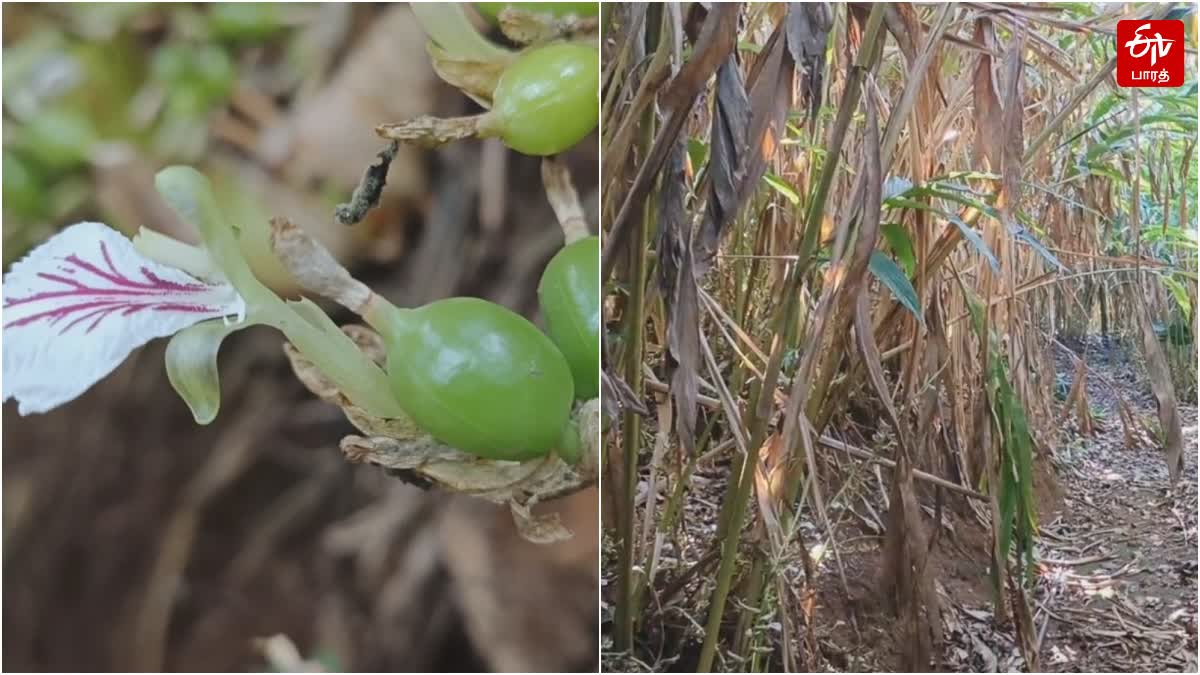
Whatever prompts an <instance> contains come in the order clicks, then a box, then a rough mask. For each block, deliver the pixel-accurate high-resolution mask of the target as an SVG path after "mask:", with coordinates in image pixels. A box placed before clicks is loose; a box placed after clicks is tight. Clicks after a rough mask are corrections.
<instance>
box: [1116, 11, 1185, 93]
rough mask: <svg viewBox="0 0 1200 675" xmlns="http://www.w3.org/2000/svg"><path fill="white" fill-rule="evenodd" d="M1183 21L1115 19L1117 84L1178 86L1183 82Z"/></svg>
mask: <svg viewBox="0 0 1200 675" xmlns="http://www.w3.org/2000/svg"><path fill="white" fill-rule="evenodd" d="M1183 40H1184V37H1183V22H1182V21H1178V20H1161V21H1118V22H1117V84H1119V85H1121V86H1122V87H1178V86H1181V85H1182V84H1183V69H1184V65H1183V64H1184V58H1183V51H1184V50H1183Z"/></svg>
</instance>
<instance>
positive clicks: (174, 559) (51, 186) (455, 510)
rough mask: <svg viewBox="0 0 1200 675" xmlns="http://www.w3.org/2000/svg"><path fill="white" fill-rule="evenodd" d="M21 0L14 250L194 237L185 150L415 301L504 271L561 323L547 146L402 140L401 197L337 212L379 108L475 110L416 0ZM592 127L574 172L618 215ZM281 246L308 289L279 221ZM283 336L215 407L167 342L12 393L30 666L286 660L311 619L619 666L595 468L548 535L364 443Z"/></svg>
mask: <svg viewBox="0 0 1200 675" xmlns="http://www.w3.org/2000/svg"><path fill="white" fill-rule="evenodd" d="M3 11H4V35H3V38H4V91H3V99H4V262H5V267H6V268H7V266H8V265H9V264H11V262H12V261H13V260H15V259H17V258H19V257H20V256H21V255H23V254H24V252H26V251H27V250H28V249H29V247H31V246H34V245H36V244H37V243H38V242H40V241H42V240H44V239H45V238H46V237H47V236H49V235H50V234H52V233H53V232H54V231H56V229H58V228H60V227H62V226H64V225H66V224H70V223H74V222H77V221H80V220H84V219H96V220H101V221H102V222H106V223H108V224H110V225H112V226H114V227H117V228H118V229H122V230H123V231H125V232H127V233H132V232H134V231H136V228H137V227H138V226H140V225H146V226H149V227H153V228H156V229H161V230H163V231H165V232H167V233H169V234H172V235H173V236H177V237H179V238H183V239H191V240H193V241H194V240H195V238H194V237H193V236H191V235H190V233H188V232H187V231H186V230H184V229H181V228H180V226H179V224H178V223H177V222H174V221H173V220H172V219H171V218H170V216H169V215H168V214H164V213H163V210H162V205H161V203H159V202H158V201H157V196H156V194H155V193H154V191H153V188H152V185H151V178H152V176H153V173H154V171H155V170H157V169H158V168H160V167H161V166H164V165H166V164H172V163H187V164H193V165H196V166H197V167H198V168H200V169H201V170H202V171H204V172H205V173H207V174H208V175H210V177H212V178H213V180H214V183H215V184H216V185H217V189H218V192H219V195H218V197H219V199H220V200H221V202H222V205H223V206H224V207H225V208H226V209H227V210H229V211H230V213H231V215H233V217H235V218H239V219H241V220H243V221H247V222H249V221H251V220H252V219H263V220H264V221H265V219H266V218H267V217H269V216H271V215H284V216H287V217H289V218H291V219H292V220H293V221H294V222H297V223H298V224H301V225H302V226H303V227H305V228H306V229H308V230H309V231H311V232H314V233H316V234H318V236H319V237H321V238H322V240H323V241H324V242H325V243H326V245H328V246H329V247H330V248H331V250H333V251H334V252H335V253H336V254H337V255H338V256H339V257H340V258H341V259H342V260H343V262H345V263H346V264H348V265H349V266H350V267H351V269H352V271H354V272H355V274H356V275H357V276H359V278H361V279H363V280H364V281H366V282H367V283H369V284H371V285H372V286H373V287H374V288H375V289H376V290H377V291H379V292H381V293H384V294H385V295H387V296H389V297H390V298H392V299H393V300H394V301H396V302H397V303H398V304H407V305H412V304H420V303H423V302H426V301H428V300H432V299H436V298H441V297H446V296H451V295H478V296H480V297H485V298H488V299H491V300H494V301H496V302H499V303H501V304H504V305H507V306H509V307H511V308H513V309H514V310H516V311H518V312H523V313H525V314H526V315H527V316H530V317H531V318H534V319H535V321H536V320H537V317H536V311H537V310H536V308H537V299H536V295H535V288H536V283H537V279H538V277H539V275H540V273H541V269H542V267H543V266H544V264H545V262H546V261H547V260H549V258H550V257H551V255H553V253H554V252H555V250H556V249H557V248H558V247H559V246H560V245H561V241H562V235H561V232H560V231H559V230H558V228H557V226H556V225H555V222H554V217H553V214H552V212H551V211H550V208H549V205H548V204H547V203H546V200H545V197H544V194H543V192H542V188H541V181H540V177H539V167H538V161H537V160H536V159H531V158H528V157H521V156H519V155H516V154H514V153H510V152H508V151H506V150H505V149H504V148H503V147H502V146H500V145H499V144H497V143H494V142H478V141H469V142H464V143H461V144H457V145H455V146H452V147H450V148H447V149H445V150H442V151H437V152H416V151H410V150H406V149H405V150H402V151H401V154H400V155H399V157H398V159H397V161H396V163H395V164H394V165H393V166H392V169H391V172H390V179H389V183H388V187H387V190H386V191H385V193H384V204H383V205H382V207H381V208H380V209H378V210H376V211H375V212H373V214H372V216H371V217H370V218H369V219H368V220H367V221H366V222H364V223H362V224H360V225H357V226H355V227H353V228H346V227H342V226H339V225H335V224H334V223H333V220H332V209H333V205H334V204H335V203H337V202H338V201H343V200H345V198H346V197H348V195H349V192H350V190H351V189H352V187H353V186H354V184H355V182H356V181H357V180H358V178H359V177H360V176H361V174H362V171H363V169H364V168H365V167H366V166H367V165H368V164H369V163H370V162H371V161H372V160H373V158H374V155H375V153H376V152H378V151H379V150H380V149H382V147H383V144H382V143H381V142H380V141H379V139H378V138H376V136H375V135H374V133H373V132H372V129H373V127H374V126H375V125H376V124H378V123H381V122H385V121H396V120H399V119H403V118H405V117H410V116H414V115H417V114H423V113H436V114H441V115H457V114H467V113H469V112H472V111H473V110H474V108H472V106H473V104H471V103H470V102H469V101H467V100H466V99H465V97H463V96H461V95H460V94H459V93H458V92H457V91H454V90H452V89H450V88H449V87H447V86H445V85H443V84H442V83H441V82H440V81H439V80H437V78H436V77H435V76H434V74H433V72H432V70H431V69H430V67H429V60H428V57H427V55H426V52H425V47H424V40H423V35H422V33H421V32H420V30H419V28H418V27H417V25H416V24H415V22H414V21H413V19H412V16H411V13H410V12H409V10H408V9H407V7H405V6H403V5H370V6H366V5H354V6H350V5H303V6H299V5H295V6H292V5H271V6H265V5H255V4H246V5H236V6H235V5H232V4H231V5H165V6H163V5H158V6H147V5H136V4H135V5H38V4H24V5H13V4H5V5H4V9H3ZM583 146H589V147H583ZM583 146H581V148H582V149H579V150H576V151H575V155H574V156H572V157H571V162H572V170H573V175H574V177H575V181H576V184H577V185H578V186H579V188H580V192H581V194H582V196H583V197H584V199H585V201H586V202H587V204H588V208H589V209H591V210H592V211H593V214H594V208H595V194H594V187H593V186H594V185H595V184H596V162H597V160H598V157H597V156H596V153H595V151H594V143H585V144H583ZM592 220H593V222H594V221H595V219H594V217H593V219H592ZM254 263H255V265H256V269H257V271H258V272H259V274H260V276H262V277H263V278H264V279H265V280H268V281H269V282H270V283H272V285H273V286H274V287H275V288H277V289H278V290H280V291H281V292H282V293H285V294H287V293H291V292H293V291H294V286H293V284H292V282H291V281H290V279H288V278H287V276H286V274H285V273H284V272H283V271H282V270H281V268H279V267H278V265H277V263H276V262H275V261H273V260H272V259H271V258H270V256H269V254H268V253H267V252H266V249H265V242H264V248H263V251H262V255H259V256H258V257H257V259H256V260H255V261H254ZM330 311H331V313H332V315H333V317H334V319H335V320H337V321H339V322H340V323H344V322H348V321H351V320H352V317H350V316H347V315H345V314H339V313H337V312H336V311H335V310H333V309H332V308H330ZM281 343H282V338H281V337H280V336H279V335H278V334H276V333H274V332H272V331H270V330H268V329H251V330H247V331H242V332H239V333H236V334H234V335H233V336H232V337H231V338H230V339H229V340H227V341H226V342H225V345H224V347H223V349H222V353H221V378H222V396H223V401H222V405H221V412H220V415H219V416H218V418H217V420H216V421H215V422H214V423H213V424H212V425H210V426H208V427H199V426H197V425H196V424H195V423H194V422H193V421H192V418H191V415H190V414H189V412H188V410H187V408H186V406H185V405H184V404H183V402H182V401H181V400H180V399H179V398H178V396H176V395H175V393H174V391H173V390H172V389H171V387H170V384H169V383H168V381H167V378H166V374H165V371H164V368H163V352H164V349H165V341H159V342H156V343H153V344H151V345H150V346H148V347H146V348H144V349H142V350H139V351H138V352H135V354H134V355H133V357H131V358H130V360H129V361H128V362H126V363H125V364H124V365H123V366H121V367H120V368H119V369H118V370H117V371H116V372H114V373H113V374H112V375H111V376H109V377H108V378H107V379H105V380H104V381H102V382H101V383H100V384H99V385H97V386H96V387H95V388H93V389H92V390H91V391H89V392H88V393H87V394H85V395H84V396H83V397H81V398H80V399H78V400H76V401H74V402H72V403H71V404H69V405H66V406H64V407H62V408H60V409H58V410H56V411H53V412H51V413H49V414H46V415H41V416H34V417H28V418H21V417H18V416H17V415H16V406H15V405H13V404H9V405H5V407H4V426H3V442H4V453H3V470H4V472H3V480H4V484H3V487H4V491H3V494H4V503H3V515H4V542H3V543H4V587H5V591H6V592H5V594H4V644H3V652H4V662H3V667H4V669H5V670H68V671H69V670H160V669H167V670H193V671H195V670H259V669H264V668H268V667H269V661H270V659H269V658H268V654H267V653H266V652H271V651H272V649H273V650H274V651H273V653H274V654H276V656H275V659H274V661H275V664H274V665H275V667H280V665H281V664H282V661H281V657H280V656H279V654H280V653H281V652H280V649H281V648H282V649H283V652H282V653H283V654H284V656H285V657H286V646H287V641H290V642H291V643H292V644H294V645H295V647H296V648H297V650H298V653H297V656H298V657H299V659H300V661H301V662H297V663H294V664H293V667H295V668H302V667H315V666H323V667H325V668H327V669H346V670H385V671H387V670H478V669H494V670H547V669H549V670H592V671H594V670H595V669H596V658H597V657H596V655H597V644H596V635H597V628H598V627H597V623H596V622H597V604H596V603H597V584H598V564H597V554H598V551H597V518H598V515H597V509H596V494H595V492H594V491H592V490H589V491H585V492H582V493H579V494H576V495H574V496H573V497H570V498H568V499H566V500H562V501H560V502H557V503H554V504H551V505H547V506H548V507H549V508H553V509H556V510H560V511H561V512H562V514H563V519H564V522H565V523H566V524H567V525H568V527H570V528H571V529H572V530H573V531H574V532H575V534H576V536H575V538H574V539H572V540H571V541H569V542H567V543H564V544H559V545H553V546H536V545H533V544H529V543H527V542H525V541H523V540H521V539H520V538H519V537H518V536H517V534H516V532H515V529H514V527H513V524H512V521H511V517H510V516H509V514H508V513H507V511H506V510H503V509H499V508H497V507H493V506H492V505H490V504H486V503H481V502H478V501H475V500H471V499H466V498H459V497H454V496H450V495H446V494H439V493H431V492H425V491H422V490H420V489H418V488H416V487H413V486H410V485H408V484H405V483H403V482H401V481H399V480H397V479H395V478H391V477H389V476H387V475H386V474H384V473H382V472H381V471H379V470H378V469H375V468H372V467H366V466H353V465H350V464H347V463H346V462H345V461H344V460H343V459H342V457H341V455H340V453H339V452H338V449H337V442H338V440H339V439H340V438H341V437H342V436H343V435H345V434H347V433H353V429H352V427H351V426H350V425H349V423H348V422H346V421H345V419H344V418H343V417H342V414H341V412H340V411H339V410H337V409H335V408H333V407H331V406H328V405H326V404H324V403H321V402H320V401H317V400H316V399H315V398H313V397H312V396H311V395H310V394H308V392H307V391H306V390H304V389H303V387H302V386H301V385H300V384H299V383H298V382H297V381H296V380H295V378H294V377H293V376H292V374H291V371H290V369H289V368H288V365H287V363H286V360H285V358H284V355H283V351H282V349H281ZM277 634H282V635H284V636H286V638H287V641H276V642H274V643H271V644H272V645H273V647H272V648H266V647H265V645H264V643H262V642H259V641H257V640H258V639H259V638H266V637H270V636H273V635H277ZM281 646H282V647H281ZM286 660H287V659H286V658H283V661H286Z"/></svg>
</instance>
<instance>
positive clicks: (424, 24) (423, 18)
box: [409, 2, 512, 63]
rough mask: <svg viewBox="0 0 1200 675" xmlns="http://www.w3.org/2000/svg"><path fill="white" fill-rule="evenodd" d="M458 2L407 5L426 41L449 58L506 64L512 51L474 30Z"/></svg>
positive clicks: (461, 4)
mask: <svg viewBox="0 0 1200 675" xmlns="http://www.w3.org/2000/svg"><path fill="white" fill-rule="evenodd" d="M463 5H464V3H461V2H414V3H411V4H410V5H409V7H410V8H411V9H412V13H413V16H415V17H416V18H417V23H419V24H421V29H422V30H424V31H425V34H426V35H428V36H429V39H430V40H431V41H433V42H434V43H436V44H437V45H438V46H439V47H441V48H442V49H444V50H446V52H447V53H448V54H450V55H451V56H454V57H457V58H460V59H463V60H466V61H482V62H484V63H487V62H491V61H500V62H506V61H507V60H508V59H510V58H512V52H509V51H508V50H507V49H503V48H501V47H499V46H497V45H496V44H495V43H493V42H491V41H490V40H488V39H487V38H485V37H484V36H482V35H480V34H479V31H477V30H475V26H474V25H472V24H471V20H470V19H468V18H467V14H466V12H465V11H464V10H463Z"/></svg>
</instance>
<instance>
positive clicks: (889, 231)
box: [880, 223, 917, 277]
mask: <svg viewBox="0 0 1200 675" xmlns="http://www.w3.org/2000/svg"><path fill="white" fill-rule="evenodd" d="M880 230H881V231H882V232H883V238H884V239H886V240H887V243H888V246H889V247H891V249H892V254H894V255H895V256H896V259H897V260H899V261H900V266H901V267H903V268H904V272H905V273H906V274H907V275H908V276H910V277H911V276H912V275H913V272H915V271H916V269H917V256H916V255H915V254H914V253H913V245H912V239H911V238H910V237H909V236H908V231H907V230H905V229H904V226H903V225H901V224H900V223H884V224H883V225H881V226H880Z"/></svg>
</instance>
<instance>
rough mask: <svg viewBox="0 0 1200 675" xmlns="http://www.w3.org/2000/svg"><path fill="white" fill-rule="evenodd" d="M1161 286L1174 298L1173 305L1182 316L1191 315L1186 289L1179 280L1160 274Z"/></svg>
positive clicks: (1190, 303) (1190, 305)
mask: <svg viewBox="0 0 1200 675" xmlns="http://www.w3.org/2000/svg"><path fill="white" fill-rule="evenodd" d="M1159 278H1160V279H1162V282H1163V285H1164V286H1166V287H1167V290H1169V291H1170V292H1171V296H1172V297H1173V298H1175V303H1176V304H1178V305H1179V309H1180V311H1182V312H1183V315H1184V316H1188V317H1190V316H1191V315H1192V302H1191V300H1189V299H1188V292H1187V288H1186V287H1184V285H1183V284H1181V283H1179V280H1178V279H1176V278H1175V277H1173V276H1171V275H1169V274H1160V275H1159Z"/></svg>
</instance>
